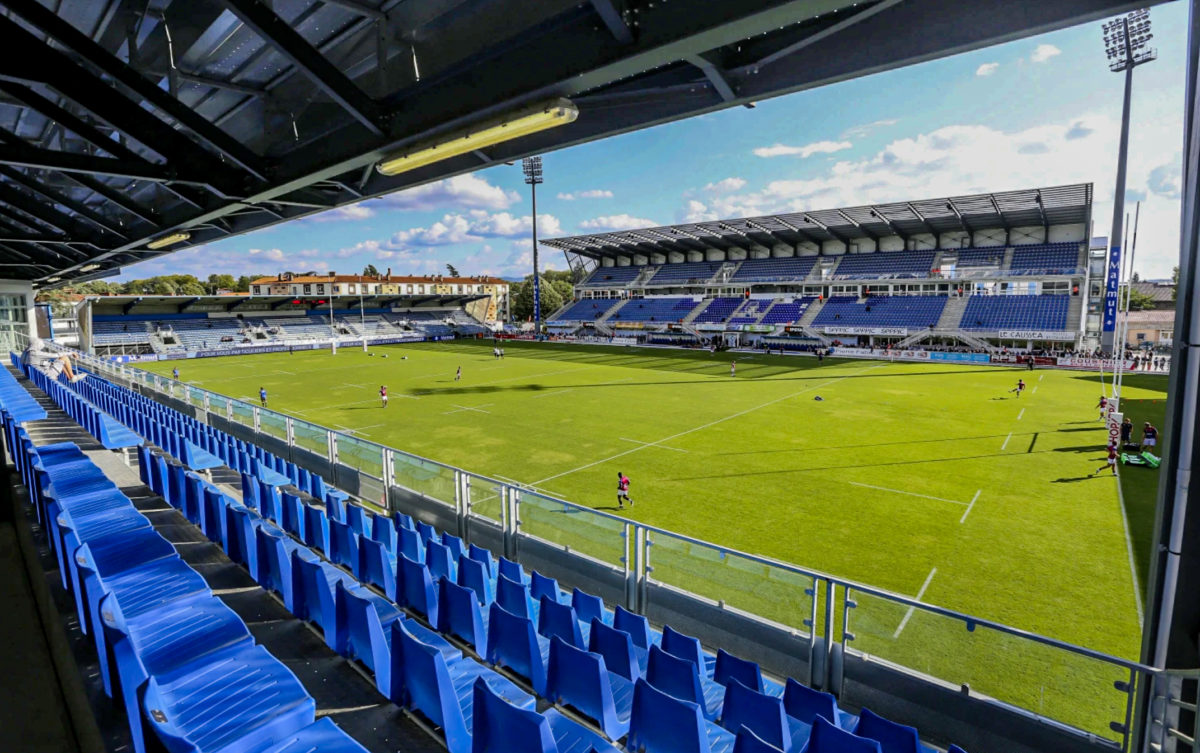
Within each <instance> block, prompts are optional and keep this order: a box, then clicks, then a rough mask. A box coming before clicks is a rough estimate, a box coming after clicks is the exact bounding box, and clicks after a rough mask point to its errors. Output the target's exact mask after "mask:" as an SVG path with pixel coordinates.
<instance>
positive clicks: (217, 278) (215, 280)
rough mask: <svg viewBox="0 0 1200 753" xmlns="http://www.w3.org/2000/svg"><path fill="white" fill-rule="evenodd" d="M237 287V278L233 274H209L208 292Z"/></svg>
mask: <svg viewBox="0 0 1200 753" xmlns="http://www.w3.org/2000/svg"><path fill="white" fill-rule="evenodd" d="M236 287H237V279H236V278H235V277H234V276H233V275H209V276H208V292H210V293H214V294H215V293H216V292H217V291H218V290H233V289H234V288H236Z"/></svg>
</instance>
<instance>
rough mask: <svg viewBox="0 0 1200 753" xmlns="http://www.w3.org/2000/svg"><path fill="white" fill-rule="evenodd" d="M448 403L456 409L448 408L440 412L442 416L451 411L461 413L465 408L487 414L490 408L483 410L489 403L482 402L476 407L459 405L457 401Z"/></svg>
mask: <svg viewBox="0 0 1200 753" xmlns="http://www.w3.org/2000/svg"><path fill="white" fill-rule="evenodd" d="M450 404H451V405H453V406H454V407H455V408H457V409H458V410H448V411H446V412H445V413H443V414H442V415H443V416H448V415H450V414H451V413H462V412H463V411H465V410H470V411H475V412H476V413H489V414H490V413H491V411H490V410H483V409H484V408H486V407H488V406H489V405H491V403H484V404H483V405H479V406H476V407H471V406H469V405H459V404H458V403H450Z"/></svg>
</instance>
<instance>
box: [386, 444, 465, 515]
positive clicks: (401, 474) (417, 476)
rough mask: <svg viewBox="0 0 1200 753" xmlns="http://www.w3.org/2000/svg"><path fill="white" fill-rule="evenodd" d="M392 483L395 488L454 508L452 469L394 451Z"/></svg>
mask: <svg viewBox="0 0 1200 753" xmlns="http://www.w3.org/2000/svg"><path fill="white" fill-rule="evenodd" d="M392 481H393V483H395V485H396V486H399V487H403V488H405V489H408V490H410V491H414V492H416V493H417V494H421V495H424V496H425V497H428V498H429V499H432V500H435V501H437V502H441V503H443V504H446V505H449V506H450V507H454V469H453V468H447V467H446V466H444V465H439V464H437V463H433V462H430V461H428V460H424V459H422V458H418V457H416V456H414V455H408V454H405V453H403V452H399V451H394V452H393V453H392Z"/></svg>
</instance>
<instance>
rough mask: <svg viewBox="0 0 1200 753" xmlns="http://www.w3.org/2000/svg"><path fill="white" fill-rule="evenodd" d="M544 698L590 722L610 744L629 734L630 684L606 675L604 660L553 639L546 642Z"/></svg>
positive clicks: (631, 699)
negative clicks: (546, 659)
mask: <svg viewBox="0 0 1200 753" xmlns="http://www.w3.org/2000/svg"><path fill="white" fill-rule="evenodd" d="M546 695H547V697H548V698H549V699H550V700H551V701H552V702H554V703H557V704H559V705H563V706H571V707H572V708H574V709H575V710H576V711H578V712H580V713H581V714H583V715H584V716H587V717H589V718H591V719H592V720H593V721H595V722H596V724H598V725H599V726H600V729H601V730H602V731H603V732H604V734H606V735H608V737H609V739H610V740H619V739H621V738H622V737H624V736H625V734H626V733H627V732H629V715H630V712H631V711H632V709H633V683H632V682H631V681H629V680H627V679H625V678H624V677H621V676H620V675H615V674H613V673H611V672H609V671H608V668H607V667H606V666H605V664H604V657H602V656H600V655H599V654H594V653H590V652H587V651H582V650H580V649H577V648H574V647H573V646H570V645H569V644H567V643H566V642H565V641H563V640H562V639H561V638H559V637H557V636H555V637H554V638H551V639H550V661H549V664H548V665H547V667H546Z"/></svg>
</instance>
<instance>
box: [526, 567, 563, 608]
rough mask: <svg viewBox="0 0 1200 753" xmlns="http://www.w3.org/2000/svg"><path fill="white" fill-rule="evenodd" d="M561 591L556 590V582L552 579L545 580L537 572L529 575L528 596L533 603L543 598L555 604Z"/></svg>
mask: <svg viewBox="0 0 1200 753" xmlns="http://www.w3.org/2000/svg"><path fill="white" fill-rule="evenodd" d="M560 593H561V591H560V590H559V588H558V581H556V580H555V579H554V578H547V577H546V576H545V575H542V574H541V573H539V572H538V571H537V570H534V571H533V572H531V573H530V574H529V595H530V596H532V597H533V600H534V601H541V598H542V597H543V596H545V597H547V598H549V599H550V601H553V602H555V603H557V602H558V600H559V594H560Z"/></svg>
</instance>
